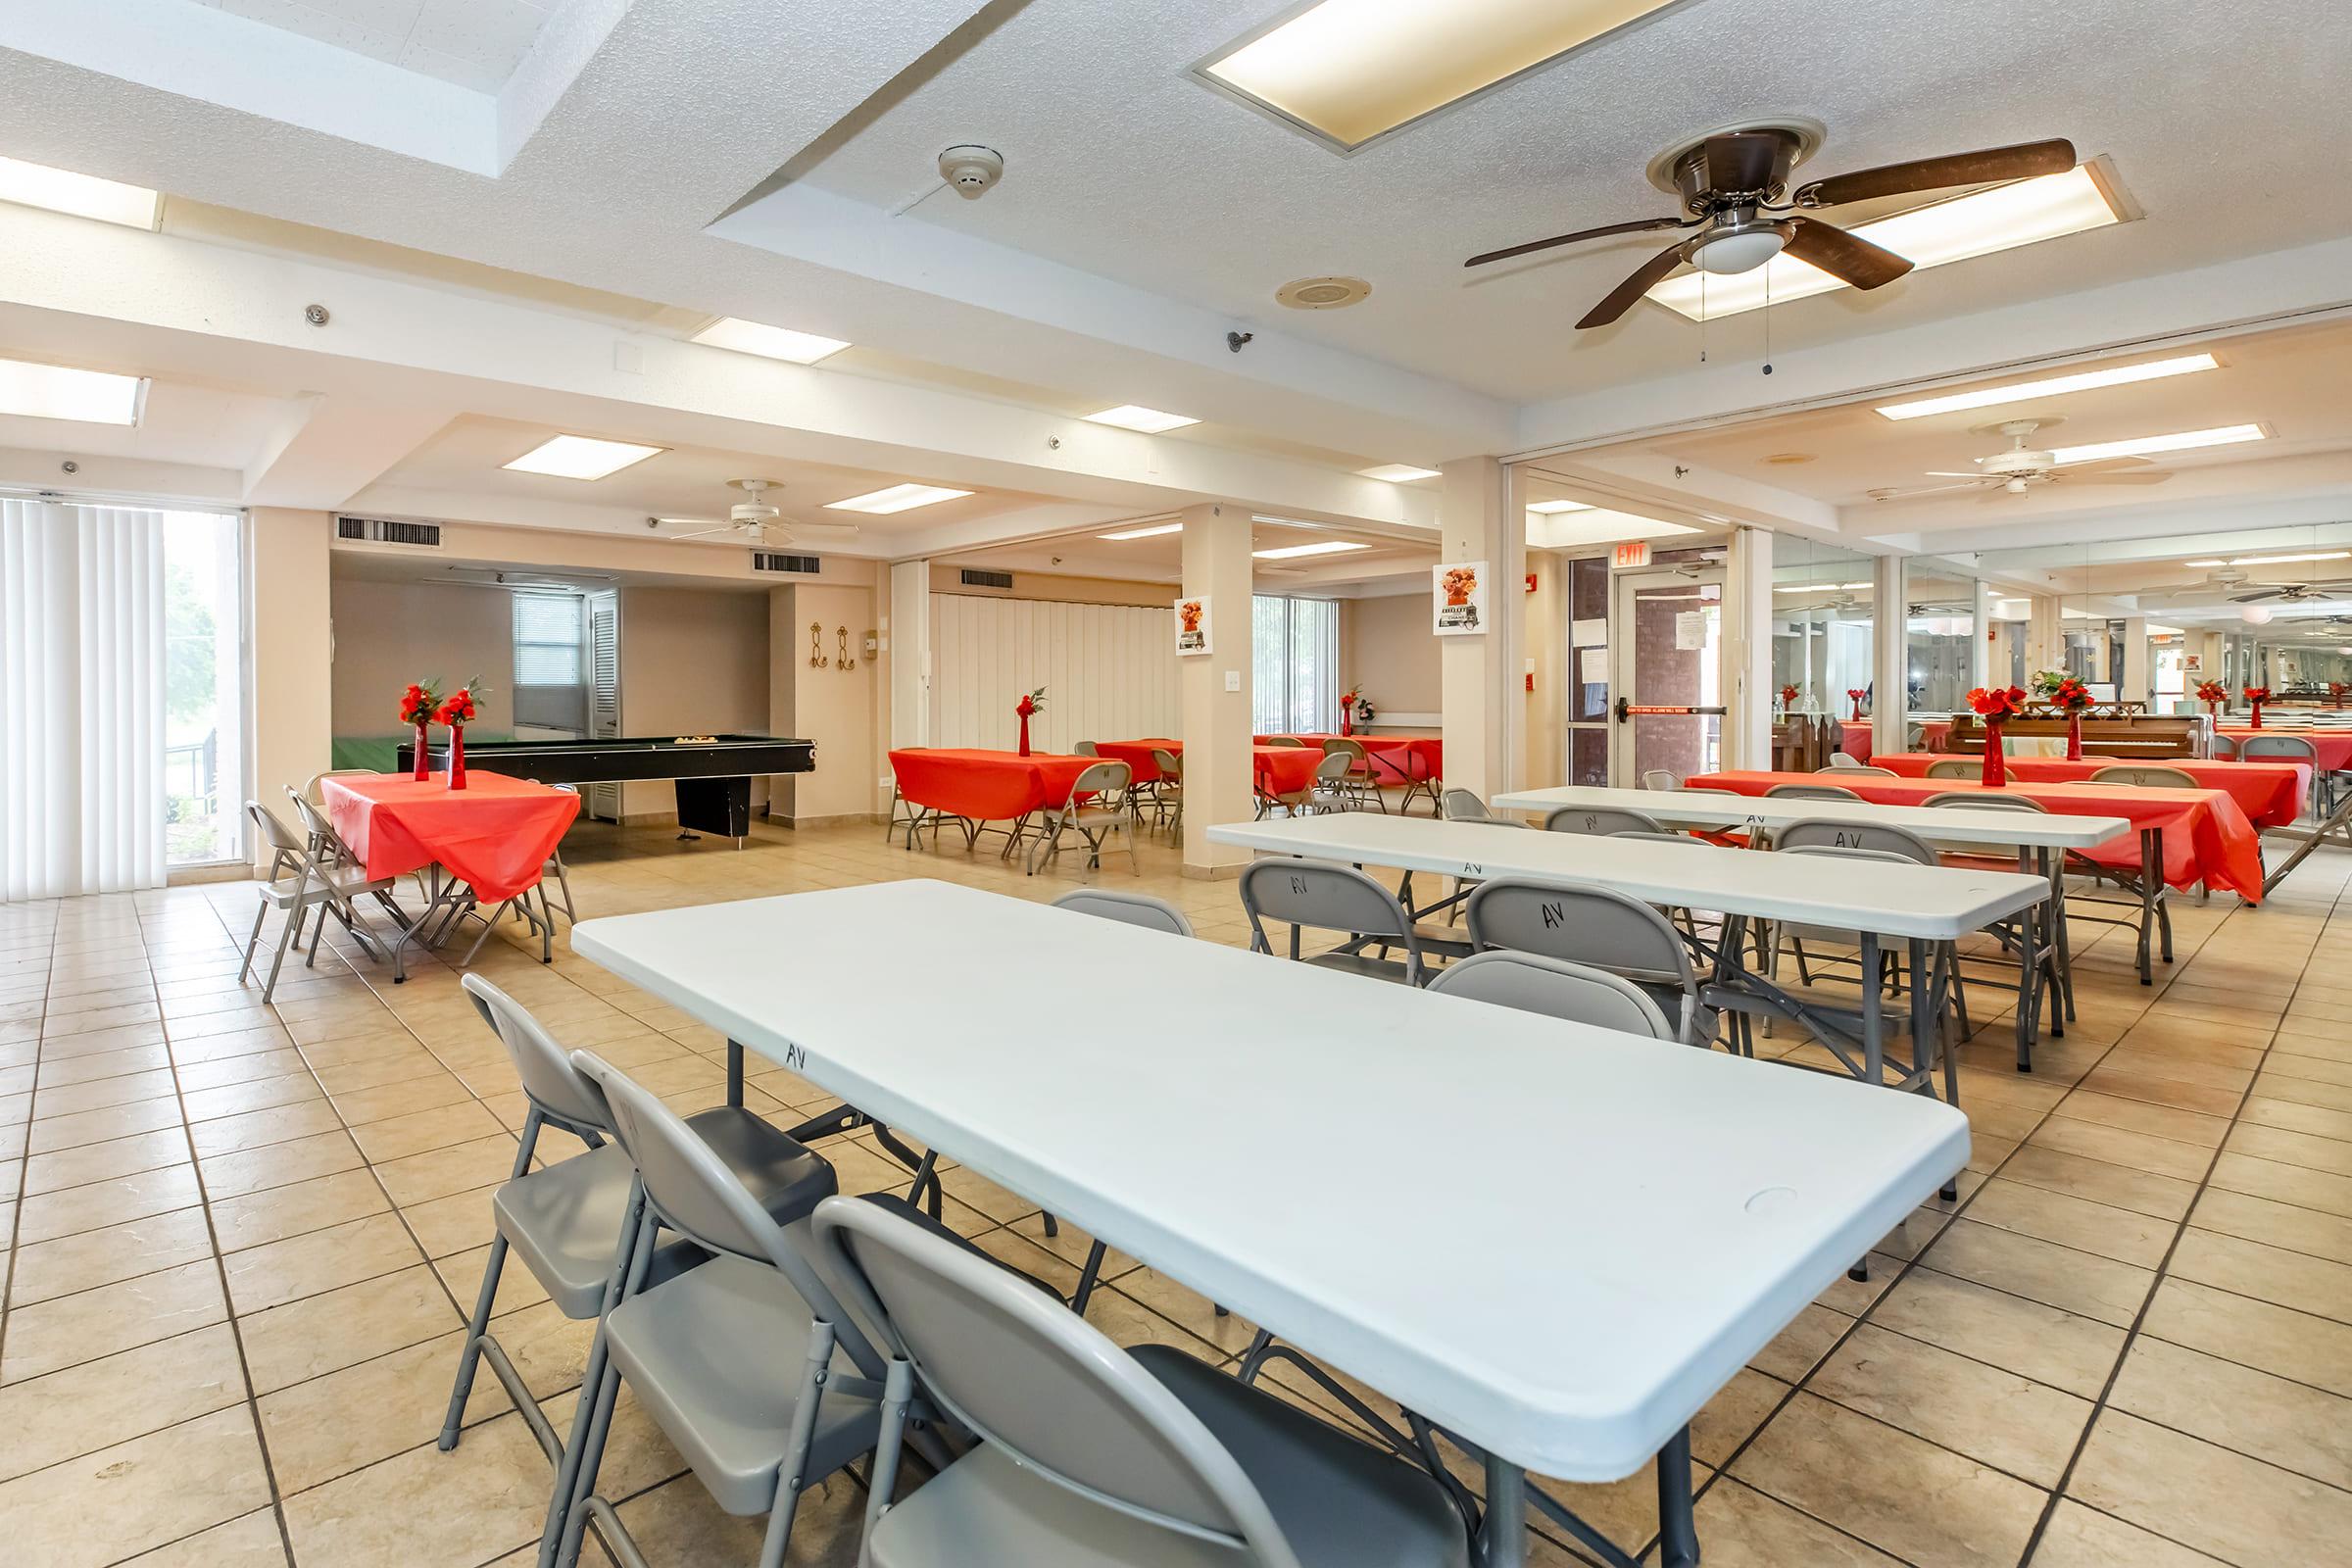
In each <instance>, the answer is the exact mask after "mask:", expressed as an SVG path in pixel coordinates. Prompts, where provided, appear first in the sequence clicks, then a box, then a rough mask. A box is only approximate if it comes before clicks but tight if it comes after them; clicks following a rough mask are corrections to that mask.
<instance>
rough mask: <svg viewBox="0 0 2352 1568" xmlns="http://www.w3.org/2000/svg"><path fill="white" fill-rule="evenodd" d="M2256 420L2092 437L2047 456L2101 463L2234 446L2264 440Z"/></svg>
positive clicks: (2063, 460)
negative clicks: (2165, 432)
mask: <svg viewBox="0 0 2352 1568" xmlns="http://www.w3.org/2000/svg"><path fill="white" fill-rule="evenodd" d="M2266 434H2267V432H2265V431H2264V429H2263V428H2262V426H2261V425H2259V424H2224V425H2216V426H2215V427H2214V428H2213V429H2210V430H2180V431H2177V432H2176V433H2174V434H2172V435H2143V436H2134V437H2132V438H2131V440H2129V441H2093V442H2091V443H2089V444H2088V445H2087V446H2080V447H2058V448H2055V449H2054V450H2052V452H2051V453H2050V456H2051V457H2052V458H2055V459H2056V460H2057V462H2058V465H2059V466H2061V467H2063V466H2066V465H2067V464H2070V463H2104V462H2106V461H2107V460H2108V459H2109V458H2144V457H2148V456H2150V455H2152V454H2154V453H2158V452H2193V451H2195V450H2196V449H2197V448H2199V447H2227V446H2235V445H2237V444H2238V443H2239V442H2242V441H2260V440H2263V439H2264V438H2265V436H2266Z"/></svg>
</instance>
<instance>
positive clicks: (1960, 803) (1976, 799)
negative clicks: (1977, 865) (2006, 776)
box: [1919, 790, 2049, 814]
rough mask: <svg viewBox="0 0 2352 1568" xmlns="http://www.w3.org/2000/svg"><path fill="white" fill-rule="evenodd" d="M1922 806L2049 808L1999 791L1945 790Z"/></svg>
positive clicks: (2045, 811)
mask: <svg viewBox="0 0 2352 1568" xmlns="http://www.w3.org/2000/svg"><path fill="white" fill-rule="evenodd" d="M1919 804H1920V805H1922V806H1956V807H1959V808H1961V809H1965V810H1971V811H2040V812H2043V813H2045V814H2046V813H2047V812H2048V811H2049V808H2048V807H2046V806H2044V805H2042V804H2041V803H2040V802H2039V801H2037V800H2034V798H2033V797H2032V796H2030V795H2004V794H2002V793H2001V792H2000V791H1999V790H1945V791H1943V792H1942V793H1941V794H1938V795H1931V796H1929V797H1928V798H1927V799H1926V800H1924V801H1922V802H1920V803H1919Z"/></svg>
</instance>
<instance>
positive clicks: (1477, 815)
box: [1438, 789, 1502, 822]
mask: <svg viewBox="0 0 2352 1568" xmlns="http://www.w3.org/2000/svg"><path fill="white" fill-rule="evenodd" d="M1438 814H1439V815H1440V816H1442V817H1444V818H1445V819H1446V821H1448V822H1496V821H1500V820H1502V819H1501V818H1500V817H1497V816H1496V815H1495V813H1494V812H1493V811H1492V810H1490V809H1488V808H1487V803H1486V802H1485V801H1483V800H1481V799H1479V796H1478V793H1477V792H1476V791H1475V790H1465V789H1449V790H1447V791H1446V793H1445V794H1444V795H1442V796H1440V797H1439V799H1438Z"/></svg>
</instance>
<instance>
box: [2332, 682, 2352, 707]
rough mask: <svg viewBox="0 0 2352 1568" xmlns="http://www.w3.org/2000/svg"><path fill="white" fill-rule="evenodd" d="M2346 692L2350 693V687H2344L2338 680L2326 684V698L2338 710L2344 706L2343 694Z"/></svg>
mask: <svg viewBox="0 0 2352 1568" xmlns="http://www.w3.org/2000/svg"><path fill="white" fill-rule="evenodd" d="M2347 691H2352V686H2346V685H2345V684H2344V683H2343V682H2342V681H2340V680H2331V681H2329V682H2328V683H2327V696H2328V698H2329V699H2330V700H2332V701H2333V702H2334V704H2335V706H2336V707H2338V708H2341V707H2343V706H2344V693H2345V692H2347Z"/></svg>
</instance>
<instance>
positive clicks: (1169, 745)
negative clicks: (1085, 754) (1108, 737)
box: [1095, 735, 1184, 784]
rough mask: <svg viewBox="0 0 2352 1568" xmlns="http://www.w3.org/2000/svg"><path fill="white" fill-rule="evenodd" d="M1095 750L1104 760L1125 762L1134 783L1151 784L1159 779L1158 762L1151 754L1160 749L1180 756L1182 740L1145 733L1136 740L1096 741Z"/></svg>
mask: <svg viewBox="0 0 2352 1568" xmlns="http://www.w3.org/2000/svg"><path fill="white" fill-rule="evenodd" d="M1095 750H1096V751H1098V752H1101V753H1102V754H1103V758H1104V760H1108V761H1113V762H1125V763H1126V764H1127V767H1128V770H1129V773H1130V774H1131V776H1132V777H1133V778H1134V780H1135V782H1136V783H1138V784H1153V783H1157V782H1158V781H1159V764H1158V763H1157V762H1155V761H1153V760H1152V753H1153V752H1155V751H1160V752H1166V753H1167V754H1169V755H1170V756H1171V757H1182V756H1183V755H1184V742H1182V741H1178V740H1170V739H1169V738H1168V737H1167V736H1165V735H1147V736H1145V737H1144V738H1143V739H1142V740H1137V741H1097V742H1095Z"/></svg>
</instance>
